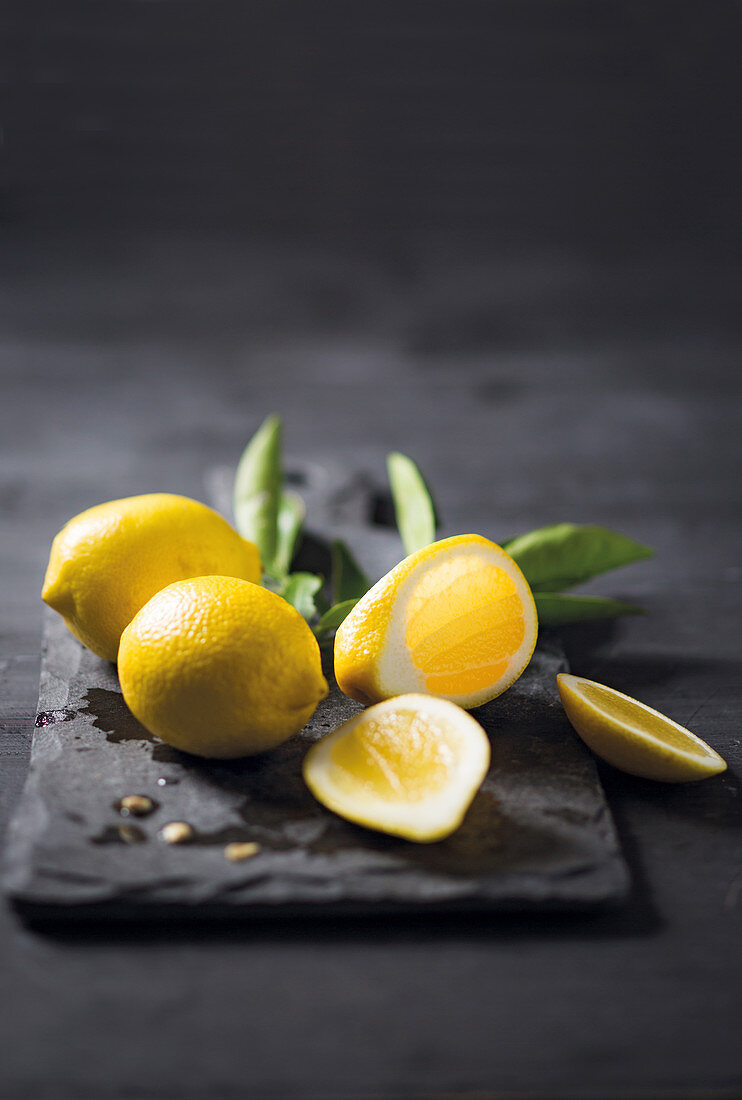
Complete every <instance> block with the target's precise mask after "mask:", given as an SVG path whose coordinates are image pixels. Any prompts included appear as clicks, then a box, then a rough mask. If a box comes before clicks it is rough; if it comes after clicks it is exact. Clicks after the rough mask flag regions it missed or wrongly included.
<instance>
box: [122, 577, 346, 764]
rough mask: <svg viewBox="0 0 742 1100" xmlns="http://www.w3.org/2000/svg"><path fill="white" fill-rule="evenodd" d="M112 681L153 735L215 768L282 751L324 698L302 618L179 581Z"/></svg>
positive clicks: (145, 618) (252, 587)
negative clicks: (210, 760) (214, 760)
mask: <svg viewBox="0 0 742 1100" xmlns="http://www.w3.org/2000/svg"><path fill="white" fill-rule="evenodd" d="M118 672H119V681H120V684H121V690H122V692H123V696H124V700H125V701H126V703H127V705H128V707H129V709H130V710H131V712H132V713H133V714H134V716H135V717H136V718H137V719H138V720H139V721H140V722H141V723H142V725H143V726H146V728H147V729H148V730H149V731H150V733H153V734H155V736H157V737H159V738H161V739H162V740H163V741H165V742H167V744H168V745H172V746H174V747H175V748H177V749H182V750H184V751H185V752H190V753H194V754H195V755H197V756H206V757H218V758H222V759H229V758H231V757H238V756H249V755H252V754H253V753H258V752H264V751H265V750H267V749H272V748H275V746H276V745H280V744H281V743H282V742H283V741H286V740H287V739H288V738H289V737H291V736H293V734H295V733H298V731H299V730H300V729H302V728H303V727H304V726H305V725H306V724H307V722H308V721H309V719H310V718H311V717H312V715H313V713H314V711H315V709H316V707H317V704H318V703H319V702H320V700H321V699H323V698H324V697H325V695H326V694H327V690H328V689H327V682H326V680H325V678H324V676H323V675H322V667H321V660H320V651H319V646H318V645H317V640H316V638H315V637H314V635H313V634H312V631H311V630H310V629H309V627H308V626H307V624H306V622H305V621H304V619H303V618H302V616H301V615H300V614H299V612H298V611H296V610H295V608H293V607H292V606H291V605H290V604H289V603H287V602H286V600H284V599H282V598H281V597H280V596H277V595H276V594H275V593H273V592H269V591H268V590H267V589H266V588H261V587H260V586H259V585H256V584H252V583H250V582H249V581H243V580H238V579H236V578H234V577H220V576H209V577H196V578H193V579H191V580H186V581H177V582H176V583H175V584H171V585H168V586H167V587H166V588H164V589H163V590H162V591H160V592H158V593H157V594H156V595H155V596H153V597H152V599H151V600H150V601H149V602H148V603H147V604H145V606H144V607H143V608H142V609H141V611H139V612H138V614H137V615H135V617H134V618H133V620H132V621H131V623H130V624H129V625H128V626H127V628H126V630H125V631H124V633H123V636H122V638H121V647H120V650H119V667H118Z"/></svg>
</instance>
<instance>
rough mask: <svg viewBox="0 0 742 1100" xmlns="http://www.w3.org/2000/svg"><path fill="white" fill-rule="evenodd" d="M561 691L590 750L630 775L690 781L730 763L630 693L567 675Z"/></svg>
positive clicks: (560, 680) (559, 682)
mask: <svg viewBox="0 0 742 1100" xmlns="http://www.w3.org/2000/svg"><path fill="white" fill-rule="evenodd" d="M557 687H558V689H559V696H560V698H561V700H562V705H563V706H564V710H565V712H566V714H567V717H568V718H569V720H570V722H571V723H572V726H573V727H574V729H575V731H576V732H577V733H578V734H579V735H580V737H581V738H582V740H583V741H584V742H585V744H586V745H587V746H588V748H590V749H592V751H593V752H594V753H595V755H596V756H599V757H600V758H601V760H605V761H606V762H607V763H608V764H612V765H613V767H615V768H619V769H620V770H621V771H624V772H627V773H628V774H629V775H636V776H639V777H640V778H642V779H654V780H656V781H658V782H660V783H688V782H694V781H697V780H699V779H706V778H708V777H709V776H712V775H718V774H719V773H720V772H723V771H725V770H726V766H727V765H726V762H725V761H724V760H723V759H722V757H721V756H719V754H718V753H717V752H716V751H715V750H714V749H712V748H711V746H710V745H707V744H706V742H705V741H702V740H701V738H700V737H696V735H695V734H693V733H691V732H690V730H686V729H685V728H684V727H683V726H679V725H678V724H677V723H676V722H673V721H672V720H671V719H669V718H666V717H665V715H663V714H660V713H659V711H656V710H652V709H651V708H650V707H648V706H646V705H645V704H643V703H640V702H638V701H637V700H636V699H632V698H631V697H630V696H628V695H623V694H622V693H621V692H618V691H615V690H614V689H613V688H609V687H606V686H605V685H603V684H598V683H595V682H594V681H592V680H585V679H584V678H583V677H580V676H572V675H570V674H568V673H560V674H559V675H558V676H557Z"/></svg>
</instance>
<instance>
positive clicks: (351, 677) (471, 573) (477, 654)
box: [335, 535, 538, 708]
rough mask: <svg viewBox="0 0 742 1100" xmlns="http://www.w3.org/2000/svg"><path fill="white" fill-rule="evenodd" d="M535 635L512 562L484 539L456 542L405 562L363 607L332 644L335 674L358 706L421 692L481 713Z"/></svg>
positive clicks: (517, 668)
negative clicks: (333, 647) (478, 708)
mask: <svg viewBox="0 0 742 1100" xmlns="http://www.w3.org/2000/svg"><path fill="white" fill-rule="evenodd" d="M537 635H538V619H537V616H536V606H535V604H534V601H533V596H532V595H531V590H530V588H529V587H528V583H527V581H526V579H525V577H524V576H523V574H522V573H521V571H520V569H519V568H518V566H517V565H516V563H515V562H514V561H513V559H512V558H511V557H510V556H509V555H508V554H506V553H505V551H504V550H502V549H501V548H500V547H499V546H497V545H496V543H494V542H490V541H489V540H488V539H485V538H483V537H482V536H481V535H456V536H454V537H453V538H448V539H442V540H441V541H440V542H434V543H432V544H431V545H430V546H426V547H425V548H424V549H423V550H419V551H417V553H415V554H411V555H410V556H409V557H408V558H405V559H404V561H402V562H400V564H399V565H397V566H396V567H395V568H394V569H392V571H391V572H390V573H387V575H386V576H385V577H382V579H381V580H380V581H379V582H378V583H377V584H375V585H374V586H373V588H371V589H369V591H368V592H367V593H366V595H365V596H364V597H363V598H362V599H361V600H359V602H358V603H357V604H356V606H355V607H354V608H353V610H352V611H351V613H350V614H349V615H348V617H347V618H346V619H345V621H344V622H343V623H342V624H341V626H340V627H339V629H338V632H337V634H336V636H335V676H336V678H337V682H338V685H339V687H340V689H341V690H342V691H344V692H345V694H346V695H349V696H350V697H351V698H353V699H357V700H358V701H359V702H361V703H374V702H377V701H379V700H382V699H388V698H391V697H393V696H395V695H402V694H405V693H407V692H422V693H424V694H429V695H438V696H441V697H443V698H445V699H449V700H451V701H452V702H454V703H458V704H459V706H462V707H466V708H470V707H478V706H481V705H482V703H486V702H488V701H489V700H490V699H494V698H495V696H497V695H500V694H501V693H502V692H503V691H505V690H506V689H507V688H509V687H510V686H511V684H513V683H514V682H515V680H517V679H518V677H519V676H520V675H521V673H522V672H523V670H524V669H525V668H526V666H527V664H528V662H529V661H530V659H531V654H532V653H533V650H534V647H535V645H536V638H537Z"/></svg>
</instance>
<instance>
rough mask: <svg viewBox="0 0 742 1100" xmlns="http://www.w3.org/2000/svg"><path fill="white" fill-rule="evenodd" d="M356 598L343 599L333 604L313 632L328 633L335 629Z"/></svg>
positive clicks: (349, 610) (351, 608) (346, 615)
mask: <svg viewBox="0 0 742 1100" xmlns="http://www.w3.org/2000/svg"><path fill="white" fill-rule="evenodd" d="M357 603H358V600H343V601H342V602H341V603H336V604H334V605H333V606H332V607H331V608H330V610H329V611H325V613H324V615H323V616H322V618H321V619H320V621H319V622H318V623H317V626H316V627H315V631H314V632H315V634H328V633H329V632H330V631H331V630H337V628H338V627H339V626H340V624H341V623H342V622H343V621H344V620H345V619H346V618H347V617H348V615H349V614H350V613H351V611H352V610H353V608H354V607H355V605H356V604H357Z"/></svg>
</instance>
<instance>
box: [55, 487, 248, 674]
mask: <svg viewBox="0 0 742 1100" xmlns="http://www.w3.org/2000/svg"><path fill="white" fill-rule="evenodd" d="M209 573H221V574H224V575H225V576H230V577H241V578H243V579H244V580H248V581H259V580H260V577H261V567H260V556H259V554H258V550H257V547H255V546H254V545H253V544H252V543H251V542H248V541H247V540H246V539H243V538H241V536H240V535H238V534H237V532H236V531H235V530H234V528H233V527H231V526H230V525H229V524H228V523H227V521H226V520H225V519H224V518H223V517H222V516H220V515H219V514H218V513H217V512H214V511H213V510H212V509H211V508H207V507H206V505H205V504H200V503H199V502H198V501H196V500H190V499H189V498H188V497H181V496H174V495H173V494H171V493H148V494H146V495H145V496H137V497H126V498H125V499H124V500H110V501H108V503H106V504H99V505H97V506H96V507H95V508H89V509H88V510H87V511H86V512H81V513H80V515H79V516H75V518H74V519H71V520H70V521H69V523H67V524H66V525H65V526H64V527H63V528H62V530H61V531H60V532H59V534H58V535H57V536H56V538H55V539H54V542H53V543H52V549H51V556H50V558H49V565H48V567H47V571H46V578H45V580H44V588H43V591H42V593H41V596H42V599H44V600H45V601H46V603H48V604H49V606H50V607H53V608H54V610H55V611H58V612H59V614H60V615H62V617H63V618H64V621H65V622H66V623H67V626H68V627H69V628H70V630H71V631H72V633H73V634H74V635H75V637H76V638H79V639H80V641H81V642H83V643H84V645H86V646H87V647H88V649H92V651H93V653H97V655H98V656H99V657H104V658H105V659H106V660H107V661H115V660H116V656H117V654H118V648H119V640H120V638H121V633H122V631H123V630H124V627H126V626H127V625H128V624H129V623H130V622H131V620H132V619H133V618H134V616H135V615H136V613H137V611H139V609H140V607H144V605H145V604H146V602H147V600H149V599H150V598H151V597H152V596H154V594H155V593H156V592H159V591H160V589H161V588H164V587H165V585H167V584H172V582H173V581H179V580H185V579H186V578H187V577H200V576H204V575H206V574H209Z"/></svg>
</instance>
